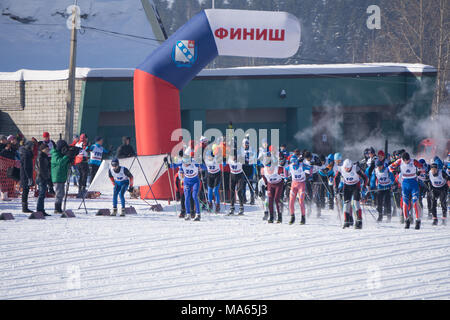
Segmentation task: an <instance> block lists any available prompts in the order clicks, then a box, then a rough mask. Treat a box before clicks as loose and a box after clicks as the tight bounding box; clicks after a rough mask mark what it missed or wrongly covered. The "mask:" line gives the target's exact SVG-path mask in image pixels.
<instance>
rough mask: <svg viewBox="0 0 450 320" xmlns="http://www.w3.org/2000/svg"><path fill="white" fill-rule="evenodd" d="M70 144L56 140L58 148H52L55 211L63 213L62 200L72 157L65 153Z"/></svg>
mask: <svg viewBox="0 0 450 320" xmlns="http://www.w3.org/2000/svg"><path fill="white" fill-rule="evenodd" d="M67 148H68V145H67V142H66V141H64V140H58V142H56V148H53V149H52V150H50V153H51V156H52V157H51V171H52V174H51V176H52V182H53V185H54V186H55V213H62V212H63V211H62V202H63V198H64V185H65V183H66V181H67V175H68V171H69V168H70V158H69V157H68V156H66V155H64V150H67Z"/></svg>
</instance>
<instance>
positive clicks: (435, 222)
mask: <svg viewBox="0 0 450 320" xmlns="http://www.w3.org/2000/svg"><path fill="white" fill-rule="evenodd" d="M432 225H433V226H437V225H438V218H434V219H433V223H432Z"/></svg>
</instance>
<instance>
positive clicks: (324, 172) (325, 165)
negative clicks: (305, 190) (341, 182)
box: [319, 154, 334, 210]
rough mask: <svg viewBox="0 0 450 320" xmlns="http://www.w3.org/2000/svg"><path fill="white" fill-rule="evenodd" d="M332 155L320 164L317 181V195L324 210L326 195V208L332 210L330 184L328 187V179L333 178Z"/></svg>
mask: <svg viewBox="0 0 450 320" xmlns="http://www.w3.org/2000/svg"><path fill="white" fill-rule="evenodd" d="M333 167H334V154H329V155H328V156H327V158H326V159H324V161H323V162H322V165H321V166H320V168H319V179H320V180H319V181H320V182H321V184H320V185H319V195H320V200H321V206H322V208H325V198H326V197H327V195H328V206H329V208H330V210H333V208H334V192H333V187H332V184H331V186H330V184H329V181H330V178H331V179H333V178H334V172H333Z"/></svg>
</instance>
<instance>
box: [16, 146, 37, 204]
mask: <svg viewBox="0 0 450 320" xmlns="http://www.w3.org/2000/svg"><path fill="white" fill-rule="evenodd" d="M33 147H34V144H33V142H31V141H28V142H26V143H25V144H24V146H22V147H20V149H19V156H20V185H21V187H22V189H23V191H22V212H24V213H31V212H32V211H31V210H30V209H28V193H29V191H30V187H31V186H33V185H34V182H33Z"/></svg>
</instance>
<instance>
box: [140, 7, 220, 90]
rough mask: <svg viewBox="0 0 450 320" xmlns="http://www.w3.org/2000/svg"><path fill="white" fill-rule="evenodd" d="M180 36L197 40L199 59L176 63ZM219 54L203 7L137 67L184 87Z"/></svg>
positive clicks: (178, 86) (176, 85)
mask: <svg viewBox="0 0 450 320" xmlns="http://www.w3.org/2000/svg"><path fill="white" fill-rule="evenodd" d="M180 40H193V41H195V45H196V48H195V49H196V55H197V59H196V60H195V62H194V63H193V64H192V65H190V66H177V64H176V63H175V62H174V60H173V57H172V56H173V50H174V47H175V46H176V44H177V41H180ZM217 56H218V51H217V47H216V42H215V40H214V35H213V33H212V30H211V27H210V25H209V22H208V18H207V16H206V14H205V12H204V11H202V12H200V13H198V14H197V15H195V16H194V17H193V18H192V19H191V20H190V21H189V22H187V23H186V24H185V25H184V26H182V27H181V28H180V29H178V30H177V32H175V33H174V34H173V35H172V36H170V37H169V38H168V39H167V40H166V41H165V42H164V43H163V44H162V45H161V46H159V47H158V48H157V49H155V50H154V51H153V52H152V53H151V54H150V55H149V56H148V57H147V58H146V59H145V61H144V62H143V63H142V64H140V65H139V66H138V67H137V69H139V70H142V71H144V72H147V73H149V74H151V75H154V76H155V77H158V78H160V79H163V80H165V81H167V82H169V83H171V84H173V85H174V86H175V87H177V88H178V89H180V90H181V89H182V88H183V87H184V86H185V85H187V84H188V83H189V81H191V80H192V79H193V78H194V77H195V76H196V75H197V74H198V73H199V72H200V71H201V70H202V69H203V68H204V67H205V66H206V65H208V63H210V62H211V61H212V60H214V59H215V58H216V57H217Z"/></svg>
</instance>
